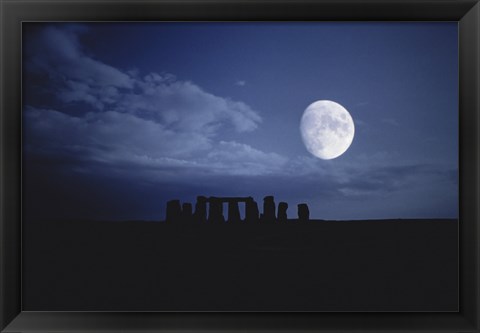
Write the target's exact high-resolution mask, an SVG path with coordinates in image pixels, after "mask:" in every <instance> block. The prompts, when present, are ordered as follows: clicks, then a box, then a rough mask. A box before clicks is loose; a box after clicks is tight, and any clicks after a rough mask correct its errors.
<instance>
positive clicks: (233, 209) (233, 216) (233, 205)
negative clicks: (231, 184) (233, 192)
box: [228, 200, 240, 222]
mask: <svg viewBox="0 0 480 333" xmlns="http://www.w3.org/2000/svg"><path fill="white" fill-rule="evenodd" d="M228 222H240V209H239V208H238V202H237V201H233V200H232V201H229V202H228Z"/></svg>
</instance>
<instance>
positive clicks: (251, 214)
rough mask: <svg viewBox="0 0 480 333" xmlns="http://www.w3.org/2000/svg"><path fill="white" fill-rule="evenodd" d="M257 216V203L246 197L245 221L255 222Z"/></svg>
mask: <svg viewBox="0 0 480 333" xmlns="http://www.w3.org/2000/svg"><path fill="white" fill-rule="evenodd" d="M258 214H259V212H258V205H257V203H256V202H255V200H253V198H252V197H248V199H247V201H245V220H246V221H247V222H257V221H258Z"/></svg>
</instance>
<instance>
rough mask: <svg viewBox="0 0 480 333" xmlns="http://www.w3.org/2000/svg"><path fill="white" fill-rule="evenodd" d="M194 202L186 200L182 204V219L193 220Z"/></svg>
mask: <svg viewBox="0 0 480 333" xmlns="http://www.w3.org/2000/svg"><path fill="white" fill-rule="evenodd" d="M192 216H193V215H192V204H191V203H189V202H185V203H184V204H183V205H182V220H183V221H191V220H192Z"/></svg>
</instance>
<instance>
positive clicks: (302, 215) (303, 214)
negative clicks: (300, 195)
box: [297, 203, 310, 221]
mask: <svg viewBox="0 0 480 333" xmlns="http://www.w3.org/2000/svg"><path fill="white" fill-rule="evenodd" d="M297 207H298V219H299V220H300V221H308V220H309V219H310V211H309V210H308V205H307V204H304V203H302V204H298V205H297Z"/></svg>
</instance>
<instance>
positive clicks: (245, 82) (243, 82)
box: [235, 80, 247, 87]
mask: <svg viewBox="0 0 480 333" xmlns="http://www.w3.org/2000/svg"><path fill="white" fill-rule="evenodd" d="M235 85H237V86H239V87H244V86H246V85H247V81H244V80H238V81H237V82H235Z"/></svg>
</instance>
